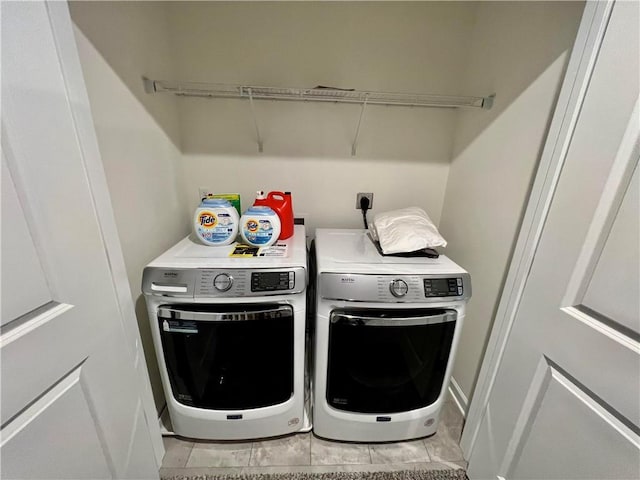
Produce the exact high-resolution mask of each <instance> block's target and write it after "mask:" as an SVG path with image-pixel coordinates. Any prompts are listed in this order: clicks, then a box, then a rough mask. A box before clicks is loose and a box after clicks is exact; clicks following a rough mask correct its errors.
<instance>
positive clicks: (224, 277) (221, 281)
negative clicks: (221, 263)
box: [213, 273, 233, 292]
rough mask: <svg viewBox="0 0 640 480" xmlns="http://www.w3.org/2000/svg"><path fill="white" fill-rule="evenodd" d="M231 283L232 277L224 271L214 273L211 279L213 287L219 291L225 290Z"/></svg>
mask: <svg viewBox="0 0 640 480" xmlns="http://www.w3.org/2000/svg"><path fill="white" fill-rule="evenodd" d="M231 285H233V277H232V276H231V275H228V274H226V273H221V274H219V275H216V278H214V279H213V287H214V288H215V289H216V290H218V291H219V292H226V291H227V290H229V289H230V288H231Z"/></svg>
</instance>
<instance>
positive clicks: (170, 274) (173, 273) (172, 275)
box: [162, 272, 178, 278]
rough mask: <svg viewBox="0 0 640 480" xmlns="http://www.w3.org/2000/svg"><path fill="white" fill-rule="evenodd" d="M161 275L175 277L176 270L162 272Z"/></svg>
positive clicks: (176, 275)
mask: <svg viewBox="0 0 640 480" xmlns="http://www.w3.org/2000/svg"><path fill="white" fill-rule="evenodd" d="M162 275H163V276H165V277H171V278H177V277H178V272H164V273H163V274H162Z"/></svg>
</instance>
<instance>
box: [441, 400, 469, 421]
mask: <svg viewBox="0 0 640 480" xmlns="http://www.w3.org/2000/svg"><path fill="white" fill-rule="evenodd" d="M463 423H464V417H463V416H462V413H461V412H460V409H459V408H458V405H456V404H455V403H454V402H444V405H442V409H441V410H440V424H444V425H446V426H447V427H456V426H460V425H462V424H463Z"/></svg>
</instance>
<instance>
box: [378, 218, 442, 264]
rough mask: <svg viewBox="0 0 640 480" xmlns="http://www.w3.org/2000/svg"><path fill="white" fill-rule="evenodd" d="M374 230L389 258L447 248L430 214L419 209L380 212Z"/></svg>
mask: <svg viewBox="0 0 640 480" xmlns="http://www.w3.org/2000/svg"><path fill="white" fill-rule="evenodd" d="M373 230H375V231H374V232H373V234H374V236H375V237H377V239H378V240H379V242H380V247H381V248H382V251H383V252H384V253H385V254H387V255H388V254H392V253H405V252H414V251H416V250H421V249H423V248H435V247H446V246H447V241H446V240H445V239H444V238H443V237H442V235H440V232H438V229H437V228H436V226H435V225H434V224H433V222H432V221H431V219H430V218H429V216H428V215H427V213H426V212H425V211H424V210H423V209H421V208H419V207H408V208H402V209H400V210H392V211H390V212H383V213H379V214H377V215H376V216H375V217H374V218H373Z"/></svg>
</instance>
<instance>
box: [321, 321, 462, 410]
mask: <svg viewBox="0 0 640 480" xmlns="http://www.w3.org/2000/svg"><path fill="white" fill-rule="evenodd" d="M456 318H457V312H456V311H455V310H445V309H337V310H333V311H332V312H331V316H330V327H329V362H328V371H327V392H326V398H327V402H328V404H329V405H331V406H332V407H333V408H336V409H338V410H345V411H349V412H358V413H397V412H405V411H409V410H415V409H417V408H422V407H426V406H428V405H430V404H432V403H433V402H435V401H436V400H437V399H438V396H439V395H440V392H441V390H442V384H443V381H444V375H445V372H446V370H447V363H448V360H449V353H450V351H451V344H452V341H453V334H454V330H455V324H456Z"/></svg>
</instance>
